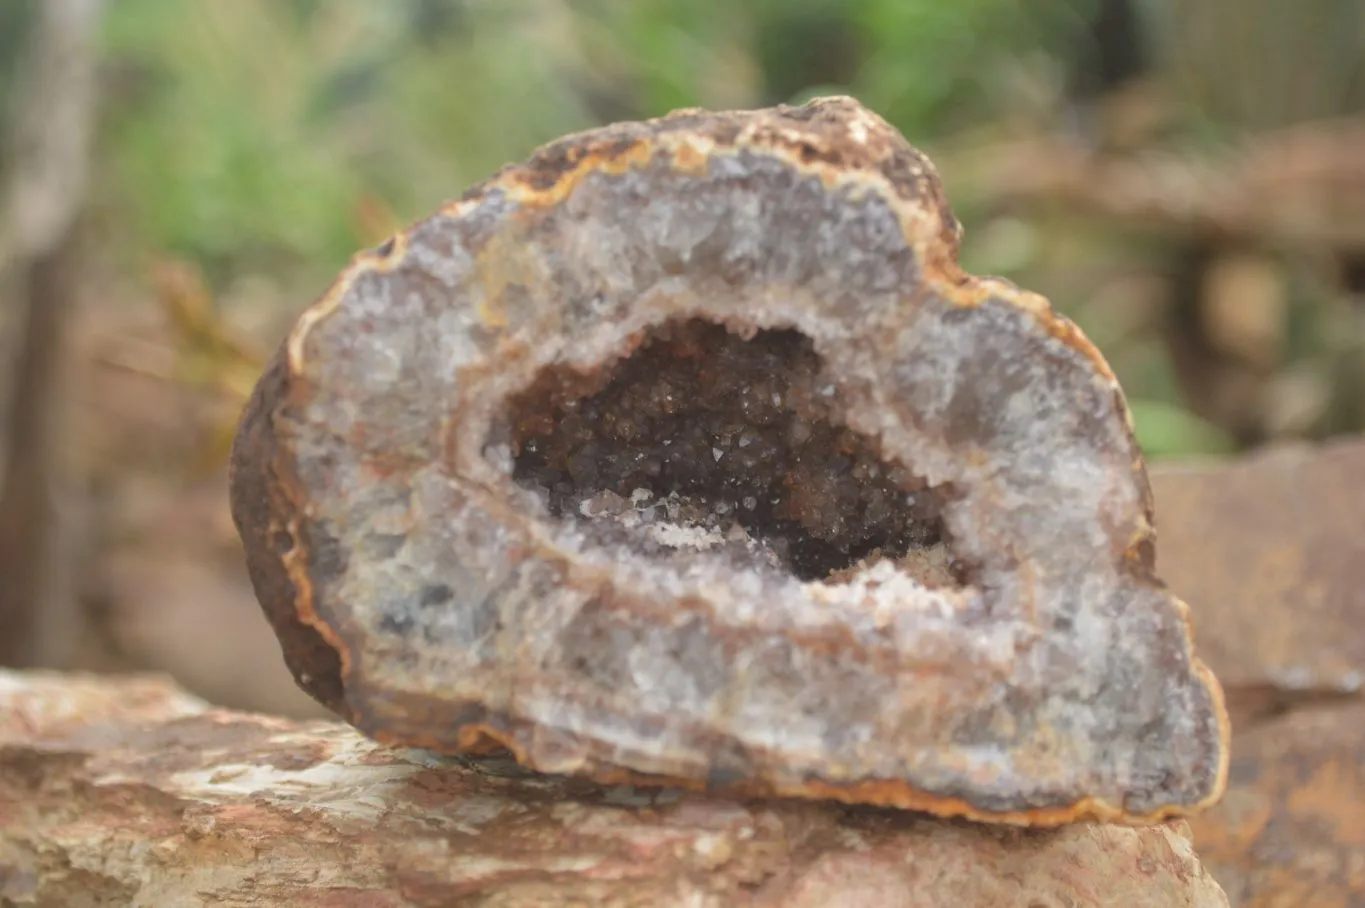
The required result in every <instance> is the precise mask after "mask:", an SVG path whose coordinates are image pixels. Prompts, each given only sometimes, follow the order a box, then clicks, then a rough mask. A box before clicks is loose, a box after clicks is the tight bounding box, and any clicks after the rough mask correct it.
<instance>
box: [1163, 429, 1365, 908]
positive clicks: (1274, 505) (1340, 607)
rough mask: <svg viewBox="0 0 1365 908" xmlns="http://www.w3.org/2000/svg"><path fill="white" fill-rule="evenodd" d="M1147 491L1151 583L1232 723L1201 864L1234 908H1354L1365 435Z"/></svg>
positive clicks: (1211, 469)
mask: <svg viewBox="0 0 1365 908" xmlns="http://www.w3.org/2000/svg"><path fill="white" fill-rule="evenodd" d="M1153 487H1154V490H1155V494H1156V502H1157V520H1158V532H1159V542H1158V551H1159V552H1160V556H1159V562H1160V569H1161V572H1162V575H1163V576H1164V577H1166V578H1167V579H1168V580H1169V582H1170V584H1171V586H1172V588H1173V589H1176V590H1178V591H1180V593H1181V595H1182V596H1185V597H1186V598H1187V600H1188V601H1189V603H1190V606H1191V609H1192V611H1193V614H1194V619H1195V626H1196V632H1197V639H1198V643H1199V646H1200V649H1201V651H1202V652H1204V653H1205V654H1207V658H1208V660H1209V663H1210V665H1211V666H1212V667H1213V669H1214V671H1215V672H1216V673H1217V675H1218V677H1219V678H1220V679H1221V680H1222V682H1223V684H1224V686H1225V689H1226V691H1227V696H1228V703H1229V708H1230V710H1231V711H1232V714H1233V747H1232V766H1231V771H1230V775H1229V782H1228V791H1227V794H1226V795H1225V797H1224V799H1223V801H1222V803H1221V804H1220V805H1219V806H1218V807H1216V808H1215V809H1213V810H1212V811H1210V812H1209V813H1207V814H1204V815H1202V816H1199V817H1197V818H1195V820H1194V821H1193V823H1192V826H1193V829H1194V832H1195V841H1196V842H1197V843H1198V845H1199V849H1200V854H1201V855H1202V856H1203V858H1204V860H1205V861H1206V863H1207V865H1208V867H1209V869H1210V871H1211V872H1212V873H1213V874H1214V876H1215V877H1216V878H1217V879H1218V880H1219V882H1220V883H1222V885H1223V886H1224V887H1225V888H1226V889H1227V892H1228V896H1229V899H1230V901H1231V902H1232V904H1233V905H1234V906H1242V908H1269V906H1289V905H1295V906H1297V905H1313V906H1334V908H1336V906H1341V908H1346V906H1365V696H1362V695H1361V691H1362V684H1363V683H1365V441H1362V440H1360V439H1353V440H1344V441H1337V442H1333V443H1329V444H1325V445H1321V446H1316V447H1315V446H1308V445H1292V446H1286V447H1283V448H1277V449H1273V450H1269V451H1266V452H1264V453H1261V454H1258V455H1254V456H1252V457H1250V458H1247V459H1246V460H1243V461H1239V462H1237V463H1233V464H1230V465H1208V466H1193V465H1191V466H1167V467H1164V468H1161V469H1158V470H1156V471H1154V475H1153Z"/></svg>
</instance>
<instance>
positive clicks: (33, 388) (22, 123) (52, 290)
mask: <svg viewBox="0 0 1365 908" xmlns="http://www.w3.org/2000/svg"><path fill="white" fill-rule="evenodd" d="M101 7H102V0H43V2H41V3H40V4H39V6H38V8H37V10H36V16H35V18H34V24H33V27H32V31H31V33H30V34H29V36H28V38H29V39H28V40H27V41H25V42H23V44H22V46H23V47H25V48H26V57H25V59H24V60H23V61H22V63H21V68H20V70H19V72H18V74H17V80H16V82H15V84H14V90H13V93H12V96H11V100H12V102H13V103H12V104H11V110H10V112H9V113H10V117H9V120H8V122H7V123H5V124H4V129H3V131H2V132H0V135H3V136H4V138H5V139H6V140H7V143H6V144H7V146H8V148H7V152H8V153H7V154H6V155H5V157H4V160H5V161H6V163H7V165H8V168H7V169H8V172H7V173H6V174H4V182H3V183H0V664H9V665H35V664H48V665H61V664H64V663H68V662H69V661H70V659H71V655H72V650H73V647H74V645H75V642H76V640H77V639H78V637H79V632H80V624H79V618H80V611H79V608H78V606H77V602H76V596H75V573H76V562H77V559H76V558H75V557H74V551H73V540H74V538H75V537H74V536H73V534H72V532H71V529H72V528H71V524H70V521H69V520H68V519H67V512H68V509H69V508H70V506H71V503H72V501H73V499H74V485H73V484H72V483H71V482H70V481H69V480H68V478H67V476H66V474H65V471H64V470H63V466H62V464H63V461H64V458H63V456H62V447H61V445H60V439H59V435H60V426H59V419H58V414H59V413H60V412H61V407H60V401H61V394H60V384H61V382H60V376H61V370H62V364H63V360H64V357H63V349H64V346H65V345H64V337H65V327H66V322H67V320H68V315H69V314H70V312H71V311H72V309H73V298H74V296H75V292H76V287H77V284H78V280H79V271H80V268H79V263H78V262H77V258H78V256H79V249H78V240H79V234H80V230H79V225H80V221H81V217H80V215H81V212H82V209H83V206H84V199H85V194H86V180H87V173H88V170H89V158H90V134H91V131H92V126H93V121H94V108H95V102H94V96H95V66H96V57H97V50H96V42H95V38H96V27H97V25H98V22H99V17H100V11H101Z"/></svg>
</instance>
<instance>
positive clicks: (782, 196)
mask: <svg viewBox="0 0 1365 908" xmlns="http://www.w3.org/2000/svg"><path fill="white" fill-rule="evenodd" d="M959 232H960V231H959V229H958V226H957V222H956V221H955V220H954V219H953V216H952V214H951V213H950V211H949V208H948V205H947V203H946V201H945V199H944V197H943V193H942V190H941V187H940V184H939V182H938V179H937V177H936V175H935V174H934V171H933V168H932V166H931V164H930V163H929V161H928V160H927V159H925V158H924V157H923V156H922V155H921V154H919V153H918V152H917V151H915V150H914V149H912V148H911V147H910V146H909V145H907V144H906V143H905V141H904V140H903V139H902V138H901V137H900V136H899V135H897V134H896V133H895V132H894V131H893V130H892V129H891V128H890V127H889V126H888V125H887V124H886V123H884V122H883V121H882V120H881V119H879V118H878V117H877V116H875V115H874V114H872V113H870V112H868V111H867V110H866V109H864V108H862V107H861V106H859V105H858V104H857V103H856V102H854V101H852V100H850V99H847V98H829V99H823V100H819V101H815V102H812V103H811V104H809V105H806V106H804V107H799V108H786V107H784V108H775V109H771V110H763V111H753V112H730V113H708V112H702V111H684V112H680V113H676V114H673V115H670V116H668V117H665V118H663V119H660V120H655V121H650V122H646V123H633V124H618V125H615V126H610V127H606V128H604V129H601V130H597V131H593V132H588V133H583V134H579V135H574V136H569V137H566V138H565V139H562V140H560V141H558V142H556V143H554V144H552V145H549V146H547V147H545V148H543V149H541V150H540V151H538V152H537V153H536V154H535V155H534V156H533V157H532V158H531V159H530V160H529V161H528V162H526V163H525V164H522V165H518V166H512V167H508V168H505V169H504V170H503V171H501V172H500V173H499V174H497V175H496V176H494V177H493V178H492V179H490V180H489V181H488V182H486V183H484V184H482V185H480V186H477V187H475V188H474V189H472V190H470V191H469V192H468V193H466V195H465V196H464V197H463V198H461V199H460V200H459V201H456V202H453V203H451V204H449V205H447V206H446V207H444V208H443V209H441V210H440V211H438V212H437V213H436V214H434V215H433V216H431V217H430V218H428V219H426V220H424V221H422V222H420V223H418V224H416V225H415V226H414V227H412V228H411V229H410V230H408V231H406V232H404V233H403V234H401V235H399V236H397V237H395V238H394V239H393V240H392V241H391V242H389V243H386V244H385V245H384V246H383V247H381V248H380V249H378V250H375V251H373V252H370V253H364V254H361V255H359V256H358V257H357V258H356V260H355V261H354V262H353V264H352V265H351V266H350V267H349V268H348V269H347V270H346V272H345V273H344V274H343V275H342V276H341V278H340V279H339V280H338V281H337V283H336V284H335V285H334V286H333V287H332V289H331V290H329V291H328V292H327V294H325V295H324V296H323V297H322V299H320V300H319V301H318V302H317V303H315V304H314V305H313V306H312V307H311V308H309V309H308V310H307V311H306V312H305V313H304V314H303V315H302V316H301V317H300V319H299V321H298V323H297V325H296V326H295V328H294V330H293V332H292V333H291V334H290V336H289V338H288V339H287V341H286V342H285V344H284V345H283V346H282V347H281V349H280V351H279V353H278V354H277V356H276V357H275V359H274V361H273V363H272V364H271V366H270V367H269V368H268V370H267V371H266V373H265V375H264V376H263V377H262V379H261V381H260V383H259V385H258V387H257V389H256V392H255V395H254V396H253V398H252V400H251V402H250V404H249V406H248V409H247V413H246V415H245V417H244V419H243V422H242V426H241V429H240V431H239V434H238V438H237V442H236V446H235V448H234V453H233V461H232V505H233V512H234V516H235V519H236V520H237V525H238V528H239V530H240V532H241V534H242V537H243V540H244V542H245V545H246V551H247V556H248V563H249V567H250V569H251V573H252V578H253V582H254V584H255V587H256V591H257V594H258V597H259V598H260V600H261V602H262V605H263V606H264V608H265V611H266V613H267V615H268V616H269V618H270V620H271V622H272V624H273V626H274V627H275V630H276V632H277V634H278V635H279V637H280V640H281V643H282V645H283V648H284V653H285V658H286V660H287V661H288V663H289V665H290V667H291V669H292V670H293V672H294V674H295V677H296V678H297V679H298V681H299V683H300V684H301V685H302V686H303V687H304V689H305V690H307V691H309V692H310V693H311V694H312V695H313V696H315V697H317V698H318V699H319V700H320V701H322V702H323V703H325V704H326V705H327V706H328V707H330V708H331V709H333V710H335V711H336V712H337V713H338V714H340V715H341V716H343V717H344V718H346V719H347V720H348V721H350V722H352V723H354V724H355V725H356V726H358V727H359V728H360V729H362V730H363V731H365V732H366V733H368V734H370V735H372V736H374V737H376V738H378V739H380V740H383V741H388V742H393V743H402V744H411V745H417V746H422V747H428V748H434V749H437V750H441V751H445V752H454V753H471V752H484V751H489V750H495V749H502V748H505V749H507V750H509V751H511V753H513V754H514V755H515V756H516V758H517V759H518V760H519V761H521V762H522V763H524V764H525V765H527V766H528V767H531V768H533V769H536V770H540V771H544V772H553V773H569V774H578V775H585V776H589V777H592V778H596V779H598V780H600V781H603V782H614V781H631V782H636V783H657V784H661V785H682V786H690V787H698V788H700V787H708V788H712V789H716V790H726V791H731V792H734V793H737V794H753V795H767V794H777V795H790V796H804V797H814V798H826V797H827V798H837V799H842V800H846V801H852V802H866V803H873V804H882V805H893V806H899V807H907V808H914V809H922V810H927V811H931V812H934V813H938V814H942V815H962V816H968V817H973V818H976V819H983V820H994V821H1000V822H1009V823H1019V824H1030V825H1055V824H1058V823H1064V822H1069V821H1072V820H1079V819H1086V818H1098V819H1106V820H1120V821H1129V822H1148V821H1152V820H1156V819H1159V818H1161V817H1165V816H1170V815H1178V814H1182V813H1187V812H1190V811H1193V810H1196V809H1198V808H1200V807H1202V806H1205V805H1207V804H1210V803H1212V802H1213V801H1214V800H1216V799H1217V797H1218V796H1219V794H1220V792H1221V789H1222V786H1223V782H1224V776H1225V774H1226V766H1227V720H1226V717H1225V714H1224V711H1223V706H1222V695H1221V692H1220V690H1219V688H1218V685H1217V682H1216V681H1215V680H1214V678H1213V676H1212V675H1211V674H1210V672H1209V671H1208V669H1207V668H1206V667H1205V666H1204V665H1203V664H1202V663H1201V662H1200V661H1199V660H1198V659H1197V658H1196V656H1195V654H1194V651H1193V647H1192V642H1191V638H1190V628H1189V622H1188V620H1187V615H1186V607H1185V605H1184V604H1183V603H1182V602H1180V601H1179V600H1178V599H1176V598H1175V597H1174V596H1173V595H1172V594H1171V593H1169V592H1168V591H1167V590H1166V589H1165V588H1164V587H1163V585H1162V584H1161V583H1160V582H1159V581H1158V580H1157V578H1156V576H1155V573H1154V571H1155V562H1154V558H1155V544H1154V540H1155V535H1154V531H1153V526H1152V519H1153V517H1152V500H1151V493H1150V491H1149V488H1148V484H1147V478H1146V473H1145V469H1144V466H1143V462H1142V458H1141V454H1140V452H1139V450H1138V447H1137V445H1136V443H1135V441H1134V439H1133V435H1132V430H1131V421H1130V418H1129V415H1128V411H1127V408H1126V405H1125V403H1124V400H1123V396H1122V393H1121V391H1120V389H1119V387H1118V384H1117V382H1116V381H1115V378H1114V376H1113V374H1112V372H1111V371H1110V370H1109V368H1108V366H1107V365H1106V364H1105V362H1104V360H1103V358H1102V357H1101V356H1100V354H1099V353H1098V352H1097V351H1096V350H1095V348H1094V347H1093V346H1091V345H1090V343H1089V342H1088V341H1087V340H1086V339H1085V338H1084V337H1083V336H1082V335H1081V334H1080V332H1079V331H1078V330H1077V329H1076V328H1075V327H1074V326H1072V325H1071V324H1070V323H1069V322H1067V321H1066V320H1065V319H1063V318H1062V317H1060V316H1059V315H1056V314H1055V313H1053V311H1052V310H1051V308H1050V306H1049V305H1048V303H1047V302H1046V301H1045V300H1043V299H1042V298H1041V297H1038V296H1036V295H1034V294H1030V293H1027V292H1024V291H1021V290H1019V289H1017V288H1015V287H1014V286H1012V285H1010V284H1008V283H1006V282H1003V281H998V280H992V279H983V278H975V277H971V276H969V275H966V274H964V273H963V272H962V271H961V270H960V269H959V268H958V266H957V264H956V256H957V242H958V238H959Z"/></svg>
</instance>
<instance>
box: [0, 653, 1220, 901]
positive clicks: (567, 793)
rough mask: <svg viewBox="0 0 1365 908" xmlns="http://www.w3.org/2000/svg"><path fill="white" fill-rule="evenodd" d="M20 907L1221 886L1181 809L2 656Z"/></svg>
mask: <svg viewBox="0 0 1365 908" xmlns="http://www.w3.org/2000/svg"><path fill="white" fill-rule="evenodd" d="M0 903H2V904H5V905H14V906H44V908H46V906H51V908H57V906H61V908H67V906H73V905H96V904H98V905H111V906H135V908H142V906H145V908H197V906H200V905H205V904H211V905H226V906H255V905H260V906H265V905H296V906H300V908H306V906H317V908H323V906H327V908H348V906H356V908H358V906H362V905H363V906H367V908H369V906H375V908H399V906H405V908H406V906H433V908H434V906H449V905H470V906H475V905H478V906H499V908H516V906H533V905H534V906H570V905H573V906H589V905H591V906H602V908H615V906H641V908H643V906H650V908H655V906H657V908H669V906H689V908H744V906H770V908H778V906H781V908H839V906H856V908H883V906H885V908H890V906H895V908H919V906H923V908H930V906H939V905H945V904H951V905H955V906H960V908H975V906H982V908H985V906H991V908H994V906H999V905H1018V906H1061V905H1067V906H1071V908H1086V906H1109V905H1124V906H1125V908H1176V906H1180V908H1221V906H1225V905H1226V904H1227V902H1226V900H1225V898H1224V897H1223V894H1222V892H1221V890H1220V889H1219V888H1218V886H1217V884H1216V883H1214V882H1213V880H1212V879H1211V878H1210V877H1209V876H1208V874H1206V873H1205V872H1204V871H1203V870H1202V869H1201V867H1200V865H1199V862H1198V860H1197V859H1196V858H1195V856H1194V854H1193V851H1192V849H1191V846H1190V842H1189V839H1188V834H1187V828H1186V826H1185V824H1184V822H1183V821H1170V822H1168V823H1166V824H1164V825H1158V826H1152V827H1146V828H1130V827H1122V826H1104V825H1092V824H1077V825H1072V826H1068V827H1064V828H1062V829H1058V830H1019V829H1011V828H1007V827H999V826H987V825H978V824H973V823H967V822H960V821H941V820H934V819H932V818H927V817H924V816H922V815H914V814H909V813H904V812H899V811H891V810H883V809H877V808H867V807H848V806H843V805H839V804H832V803H827V802H826V803H821V802H810V801H785V802H784V801H754V802H746V803H735V802H726V801H723V800H717V799H714V798H711V797H707V796H702V795H688V794H683V793H681V792H678V791H642V790H638V789H630V788H627V787H624V786H616V787H599V786H596V785H594V784H591V783H587V782H582V781H574V780H569V779H564V778H553V777H528V776H526V774H525V773H524V772H522V771H521V770H520V769H519V767H517V766H516V764H514V763H512V762H511V761H509V760H505V759H501V760H499V759H488V758H483V759H473V760H461V761H456V762H443V761H439V760H436V759H434V758H433V757H431V756H427V755H423V754H422V753H420V752H415V751H408V750H388V749H385V748H383V747H381V746H379V745H376V744H374V743H373V742H371V741H369V740H367V739H365V738H363V737H361V736H360V735H358V734H357V733H355V732H354V731H353V730H352V729H350V728H349V727H347V726H344V725H341V724H340V723H333V722H314V723H307V724H294V723H288V722H284V721H281V720H278V719H273V718H268V717H263V716H256V715H250V714H245V713H234V712H228V711H223V710H213V709H207V708H206V707H205V706H204V705H203V704H202V703H200V702H199V701H197V700H195V699H193V698H190V697H188V696H186V695H184V694H182V693H180V692H179V691H178V690H177V689H175V688H174V687H172V686H171V685H169V684H168V683H166V682H164V681H159V680H156V679H111V678H94V677H84V676H60V675H51V674H41V673H5V672H0Z"/></svg>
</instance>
